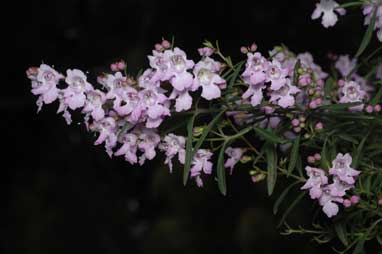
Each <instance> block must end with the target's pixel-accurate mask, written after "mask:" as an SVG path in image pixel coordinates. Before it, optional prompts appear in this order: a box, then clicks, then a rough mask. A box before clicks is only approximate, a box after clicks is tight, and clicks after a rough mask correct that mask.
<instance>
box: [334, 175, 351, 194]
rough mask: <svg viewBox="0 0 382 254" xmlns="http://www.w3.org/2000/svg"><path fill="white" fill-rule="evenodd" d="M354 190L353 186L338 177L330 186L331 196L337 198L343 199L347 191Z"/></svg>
mask: <svg viewBox="0 0 382 254" xmlns="http://www.w3.org/2000/svg"><path fill="white" fill-rule="evenodd" d="M352 188H353V185H351V184H348V183H346V182H344V181H342V180H341V179H339V178H338V177H333V183H332V184H329V185H328V189H329V190H330V195H332V196H335V197H343V196H345V195H346V191H348V190H350V189H352Z"/></svg>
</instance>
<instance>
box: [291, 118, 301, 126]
mask: <svg viewBox="0 0 382 254" xmlns="http://www.w3.org/2000/svg"><path fill="white" fill-rule="evenodd" d="M292 125H293V126H294V127H296V126H299V125H300V121H299V120H298V119H296V118H295V119H293V120H292Z"/></svg>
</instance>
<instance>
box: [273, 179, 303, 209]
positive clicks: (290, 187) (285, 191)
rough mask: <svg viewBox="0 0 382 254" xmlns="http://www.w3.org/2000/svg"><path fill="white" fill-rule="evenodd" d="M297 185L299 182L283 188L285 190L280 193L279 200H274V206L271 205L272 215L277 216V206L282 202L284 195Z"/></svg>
mask: <svg viewBox="0 0 382 254" xmlns="http://www.w3.org/2000/svg"><path fill="white" fill-rule="evenodd" d="M298 183H300V181H296V182H294V183H292V184H291V185H289V186H288V187H287V188H285V190H284V191H283V192H282V193H281V195H280V196H279V198H278V199H277V200H276V202H275V204H274V205H273V214H277V212H278V210H279V206H280V205H281V203H282V202H283V200H284V198H285V197H286V195H287V194H288V193H289V191H290V190H291V189H292V188H293V187H294V186H295V185H296V184H298Z"/></svg>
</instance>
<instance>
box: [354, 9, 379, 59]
mask: <svg viewBox="0 0 382 254" xmlns="http://www.w3.org/2000/svg"><path fill="white" fill-rule="evenodd" d="M378 9H379V8H375V10H374V12H373V16H372V17H371V20H370V24H369V26H368V27H367V30H366V33H365V35H364V36H363V39H362V42H361V45H360V46H359V49H358V51H357V53H356V54H355V58H358V57H359V56H360V55H361V54H362V53H363V51H365V49H366V48H367V46H368V45H369V43H370V40H371V37H372V36H373V31H374V26H375V21H376V19H377V12H378Z"/></svg>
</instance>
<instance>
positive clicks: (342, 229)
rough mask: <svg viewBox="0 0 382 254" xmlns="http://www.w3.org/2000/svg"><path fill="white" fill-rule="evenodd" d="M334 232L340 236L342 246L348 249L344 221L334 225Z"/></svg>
mask: <svg viewBox="0 0 382 254" xmlns="http://www.w3.org/2000/svg"><path fill="white" fill-rule="evenodd" d="M334 230H335V231H336V234H337V236H338V239H340V241H341V242H342V244H343V245H344V246H345V247H346V246H348V245H349V242H348V238H347V235H346V224H344V223H343V222H342V221H341V222H338V223H335V224H334Z"/></svg>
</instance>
